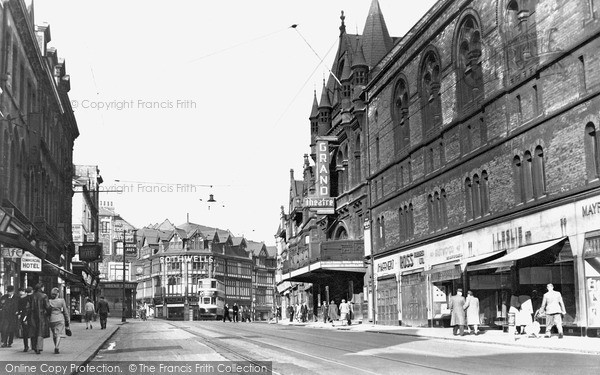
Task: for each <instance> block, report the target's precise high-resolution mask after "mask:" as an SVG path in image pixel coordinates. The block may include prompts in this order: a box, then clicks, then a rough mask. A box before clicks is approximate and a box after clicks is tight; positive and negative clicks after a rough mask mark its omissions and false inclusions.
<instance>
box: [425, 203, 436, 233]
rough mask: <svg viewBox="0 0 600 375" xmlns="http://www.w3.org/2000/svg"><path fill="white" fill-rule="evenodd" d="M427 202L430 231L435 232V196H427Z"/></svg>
mask: <svg viewBox="0 0 600 375" xmlns="http://www.w3.org/2000/svg"><path fill="white" fill-rule="evenodd" d="M427 202H428V205H427V214H428V217H429V230H430V231H432V232H433V231H434V230H435V219H434V217H433V215H434V212H433V195H432V194H429V195H428V196H427Z"/></svg>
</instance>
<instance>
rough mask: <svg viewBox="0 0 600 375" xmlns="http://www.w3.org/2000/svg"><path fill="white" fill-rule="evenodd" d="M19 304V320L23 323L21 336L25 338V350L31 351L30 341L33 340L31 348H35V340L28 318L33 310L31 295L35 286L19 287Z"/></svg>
mask: <svg viewBox="0 0 600 375" xmlns="http://www.w3.org/2000/svg"><path fill="white" fill-rule="evenodd" d="M19 294H20V298H19V304H18V312H17V316H18V320H19V324H20V325H21V337H22V338H23V351H24V352H27V351H29V342H31V349H33V350H35V345H34V344H33V342H34V340H33V339H32V338H31V337H30V336H29V321H28V320H27V318H28V316H29V312H30V311H31V295H32V294H33V288H32V287H30V286H28V287H27V288H25V289H24V288H19Z"/></svg>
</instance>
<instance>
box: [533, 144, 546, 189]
mask: <svg viewBox="0 0 600 375" xmlns="http://www.w3.org/2000/svg"><path fill="white" fill-rule="evenodd" d="M533 190H534V191H533V193H534V195H535V197H536V198H540V197H543V196H544V195H546V175H545V170H544V150H543V148H542V146H537V147H536V148H535V150H534V153H533Z"/></svg>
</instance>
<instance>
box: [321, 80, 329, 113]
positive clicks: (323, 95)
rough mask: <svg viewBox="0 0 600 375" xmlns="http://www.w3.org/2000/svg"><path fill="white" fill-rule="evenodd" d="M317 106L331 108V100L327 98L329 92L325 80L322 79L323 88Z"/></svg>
mask: <svg viewBox="0 0 600 375" xmlns="http://www.w3.org/2000/svg"><path fill="white" fill-rule="evenodd" d="M319 108H331V101H330V100H329V93H328V92H327V86H326V85H325V80H323V90H322V92H321V101H320V102H319Z"/></svg>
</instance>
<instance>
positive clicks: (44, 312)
mask: <svg viewBox="0 0 600 375" xmlns="http://www.w3.org/2000/svg"><path fill="white" fill-rule="evenodd" d="M49 309H50V303H49V302H48V296H47V295H46V293H44V284H42V283H38V284H36V285H35V287H34V288H33V294H32V295H31V311H30V314H29V319H28V320H29V336H30V337H31V338H32V343H31V345H32V346H33V347H34V348H35V354H40V352H41V351H42V350H44V339H45V338H46V337H50V323H49V321H48V310H49ZM34 340H35V345H34V343H33V342H34Z"/></svg>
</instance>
